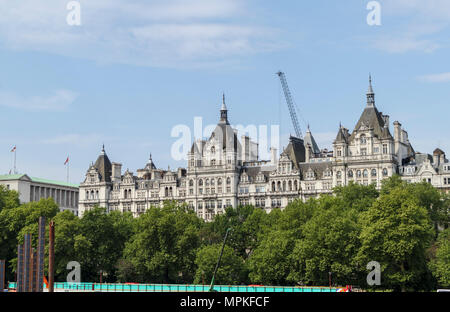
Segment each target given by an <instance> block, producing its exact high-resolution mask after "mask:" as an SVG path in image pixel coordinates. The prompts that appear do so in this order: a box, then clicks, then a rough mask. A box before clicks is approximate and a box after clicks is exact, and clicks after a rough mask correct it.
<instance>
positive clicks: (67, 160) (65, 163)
mask: <svg viewBox="0 0 450 312" xmlns="http://www.w3.org/2000/svg"><path fill="white" fill-rule="evenodd" d="M68 162H69V156H67V159H66V161H65V162H64V165H67V163H68Z"/></svg>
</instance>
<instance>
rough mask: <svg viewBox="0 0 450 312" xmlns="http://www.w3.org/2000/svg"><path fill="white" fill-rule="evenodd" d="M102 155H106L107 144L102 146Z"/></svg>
mask: <svg viewBox="0 0 450 312" xmlns="http://www.w3.org/2000/svg"><path fill="white" fill-rule="evenodd" d="M102 153H103V154H104V153H105V144H103V145H102Z"/></svg>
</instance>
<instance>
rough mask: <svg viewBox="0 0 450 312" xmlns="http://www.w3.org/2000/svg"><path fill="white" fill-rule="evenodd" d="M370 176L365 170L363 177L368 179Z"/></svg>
mask: <svg viewBox="0 0 450 312" xmlns="http://www.w3.org/2000/svg"><path fill="white" fill-rule="evenodd" d="M368 176H369V172H368V171H367V170H366V169H364V171H363V177H364V178H367V177H368Z"/></svg>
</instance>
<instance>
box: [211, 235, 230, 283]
mask: <svg viewBox="0 0 450 312" xmlns="http://www.w3.org/2000/svg"><path fill="white" fill-rule="evenodd" d="M230 231H231V228H228V229H227V232H226V233H225V238H224V240H223V245H222V250H221V251H220V255H219V259H217V264H216V268H215V269H214V273H213V276H212V278H211V287H210V288H209V291H214V290H213V288H214V278H215V277H216V273H217V269H218V268H219V265H220V260H221V259H222V255H223V249H224V248H225V243H226V242H227V238H228V233H229V232H230Z"/></svg>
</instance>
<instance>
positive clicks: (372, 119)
mask: <svg viewBox="0 0 450 312" xmlns="http://www.w3.org/2000/svg"><path fill="white" fill-rule="evenodd" d="M362 125H365V126H366V127H368V128H370V129H372V130H373V132H374V135H375V136H377V137H378V138H381V137H382V136H383V128H384V120H383V117H382V114H381V113H380V112H379V111H378V109H377V108H376V106H375V105H373V106H366V108H365V109H364V111H363V113H362V114H361V117H360V118H359V120H358V123H357V124H356V126H355V129H354V130H353V133H352V134H351V136H350V140H353V139H354V138H355V136H356V132H357V131H358V130H359V129H360V128H361V126H362Z"/></svg>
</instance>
